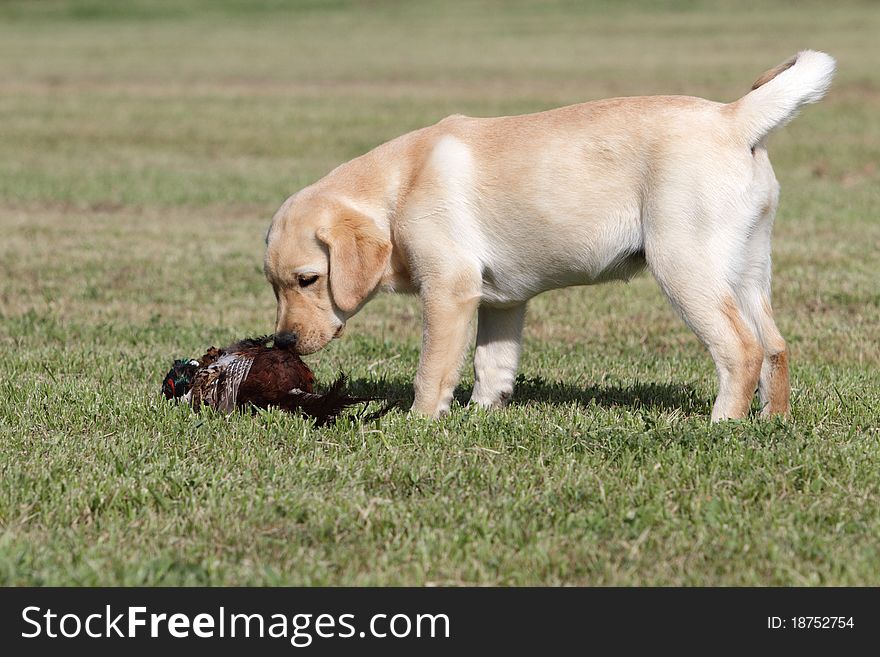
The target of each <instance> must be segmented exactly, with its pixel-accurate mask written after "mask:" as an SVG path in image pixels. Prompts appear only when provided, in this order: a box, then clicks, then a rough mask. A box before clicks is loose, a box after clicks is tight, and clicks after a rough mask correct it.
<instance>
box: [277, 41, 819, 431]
mask: <svg viewBox="0 0 880 657" xmlns="http://www.w3.org/2000/svg"><path fill="white" fill-rule="evenodd" d="M834 68H835V64H834V60H833V59H832V58H831V57H829V56H828V55H826V54H824V53H819V52H813V51H804V52H801V53H799V54H798V55H797V56H796V58H795V60H794V61H793V62H791V61H788V62H785V63H784V64H781V65H780V66H777V67H776V68H775V69H771V70H770V71H768V72H767V73H765V74H764V75H763V76H762V77H761V78H760V79H759V80H758V82H757V83H756V88H755V89H754V90H753V91H752V92H751V93H749V94H747V95H746V96H744V97H743V98H741V99H739V100H738V101H736V102H734V103H730V104H726V105H725V104H721V103H715V102H711V101H708V100H703V99H700V98H689V97H681V96H656V97H642V98H616V99H611V100H603V101H598V102H592V103H585V104H582V105H573V106H570V107H563V108H560V109H556V110H551V111H548V112H541V113H538V114H529V115H524V116H508V117H500V118H489V119H482V118H468V117H464V116H453V117H449V118H447V119H445V120H443V121H441V122H440V123H438V124H436V125H434V126H431V127H428V128H425V129H422V130H417V131H415V132H412V133H409V134H407V135H404V136H402V137H399V138H397V139H395V140H393V141H390V142H388V143H386V144H383V145H381V146H379V147H377V148H375V149H374V150H372V151H370V152H369V153H367V154H366V155H363V156H362V157H359V158H357V159H355V160H352V161H351V162H348V163H346V164H343V165H342V166H340V167H338V168H337V169H335V170H334V171H332V172H331V173H330V174H328V175H327V176H326V177H325V178H323V179H322V180H320V181H318V182H316V183H315V184H313V185H311V186H309V187H307V188H306V189H304V190H302V191H300V192H298V193H297V194H295V195H294V196H292V197H291V198H289V199H288V200H287V201H286V202H285V203H284V205H283V206H282V207H281V208H280V209H279V211H278V212H277V213H276V215H275V218H274V220H273V222H272V226H271V227H270V229H269V233H268V235H267V250H266V263H265V264H266V267H265V268H266V274H267V277H268V279H269V281H270V282H271V284H272V285H273V287H274V289H275V292H276V295H277V297H278V318H277V325H276V332H277V333H278V334H279V335H280V334H294V335H295V336H296V338H297V345H298V349H299V350H300V352H301V353H311V352H313V351H316V350H318V349H320V348H322V347H324V346H325V345H326V344H327V342H329V341H330V340H331V339H332V338H333V337H336V336H338V335H339V334H340V333H341V331H342V328H343V326H344V324H345V321H346V320H347V319H348V318H349V317H351V316H352V315H353V314H354V313H355V312H357V311H358V310H359V309H360V307H362V306H363V304H364V303H365V302H366V301H367V300H368V299H369V298H370V297H371V296H372V295H373V294H374V293H375V292H376V291H377V290H378V289H386V290H393V291H401V292H415V293H418V294H419V295H420V297H421V301H422V306H423V318H424V327H423V339H422V352H421V357H420V361H419V370H418V374H417V376H416V381H415V403H414V405H413V409H414V410H416V411H418V412H421V413H425V414H427V415H432V416H437V415H441V414H443V413H445V412H446V411H447V410H448V409H449V404H450V401H451V399H452V392H453V389H454V387H455V385H456V383H457V381H458V376H459V369H460V366H461V360H462V357H463V354H464V353H465V351H466V347H467V340H468V336H469V331H468V325H469V323H470V321H471V319H472V317H473V315H474V313H475V312H476V311H479V312H478V316H479V318H478V327H477V349H476V354H475V359H474V368H475V373H476V385H475V386H474V391H473V396H472V399H471V401H472V402H473V403H477V404H480V405H483V406H498V405H501V404H503V403H504V402H505V401H506V400H507V399H509V397H510V396H511V394H512V392H513V383H514V379H515V377H516V369H517V365H518V361H519V355H520V341H521V334H522V327H523V319H524V316H525V308H526V302H527V301H528V300H529V299H530V298H531V297H533V296H535V295H536V294H540V293H541V292H544V291H546V290H550V289H554V288H559V287H564V286H568V285H585V284H592V283H598V282H602V281H607V280H613V279H621V278H623V279H626V278H629V277H630V276H632V275H633V274H634V273H636V272H637V271H639V270H640V269H641V268H642V267H643V266H645V265H647V267H648V268H649V269H650V271H651V272H652V274H653V275H654V277H655V278H656V279H657V281H658V282H659V284H660V286H661V288H662V289H663V291H664V293H665V294H666V295H667V297H668V298H669V300H670V301H671V302H672V304H673V306H674V307H675V308H676V309H677V310H678V311H679V312H680V313H681V315H682V317H683V318H684V320H685V322H687V324H688V325H689V326H690V327H691V328H692V329H693V330H694V332H695V333H696V334H697V336H698V337H699V338H700V340H702V342H703V343H704V344H705V345H706V347H707V348H708V350H709V352H710V354H711V355H712V358H713V359H714V361H715V364H716V367H717V370H718V381H719V393H718V398H717V400H716V401H715V405H714V407H713V410H712V419H713V420H719V419H722V418H736V417H742V416H744V415H745V414H746V413H747V412H748V409H749V406H750V404H751V400H752V398H753V397H754V393H755V389H756V388H759V392H760V398H761V401H762V404H763V408H764V412H765V413H771V412H772V413H787V412H788V409H789V405H788V394H789V393H788V358H787V352H786V347H785V341H784V340H783V339H782V336H781V335H780V333H779V331H778V329H777V328H776V324H775V323H774V321H773V316H772V312H771V306H770V233H771V229H772V225H773V217H774V214H775V211H776V205H777V200H778V192H779V187H778V185H777V182H776V178H775V176H774V174H773V169H772V167H771V166H770V161H769V159H768V157H767V150H766V148H765V139H766V137H767V135H768V134H769V133H770V131H772V130H773V129H774V128H776V127H778V126H780V125H783V124H784V123H786V122H788V121H789V120H791V118H792V117H793V116H794V115H795V114H796V112H797V110H798V109H799V108H800V107H801V106H802V105H803V104H805V103H810V102H815V101H817V100H819V99H820V98H821V97H822V95H823V94H824V93H825V91H826V90H827V88H828V86H829V85H830V83H831V78H832V76H833V74H834Z"/></svg>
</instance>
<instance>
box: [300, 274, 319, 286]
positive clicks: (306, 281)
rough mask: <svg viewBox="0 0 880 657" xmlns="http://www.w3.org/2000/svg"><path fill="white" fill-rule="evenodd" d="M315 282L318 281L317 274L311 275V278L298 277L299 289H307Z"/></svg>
mask: <svg viewBox="0 0 880 657" xmlns="http://www.w3.org/2000/svg"><path fill="white" fill-rule="evenodd" d="M317 280H318V275H317V274H313V275H311V276H300V277H299V286H300V287H308V286H309V285H312V284H313V283H314V282H315V281H317Z"/></svg>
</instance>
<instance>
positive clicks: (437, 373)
mask: <svg viewBox="0 0 880 657" xmlns="http://www.w3.org/2000/svg"><path fill="white" fill-rule="evenodd" d="M438 287H440V288H441V289H438V290H437V294H432V293H431V288H427V289H425V290H423V292H422V315H423V325H424V326H423V330H422V353H421V355H420V357H419V371H418V374H416V380H415V389H416V390H415V391H416V398H415V402H414V403H413V410H414V411H416V412H417V413H422V414H423V415H429V416H431V417H440V416H442V415H445V414H446V413H447V412H448V411H449V405H450V403H451V402H452V393H453V391H454V390H455V385H456V384H457V383H458V377H459V370H460V369H461V361H462V357H463V356H464V352H465V349H466V347H467V341H468V334H469V330H468V326H469V324H470V321H471V318H472V317H473V315H474V311H475V310H476V308H477V305H478V304H479V293H478V292H476V291H474V290H473V289H471V286H469V285H465V286H459V290H460V291H459V292H458V293H455V292H453V293H451V294H450V291H449V289H448V288H447V289H442V287H445V286H438ZM462 288H464V289H462Z"/></svg>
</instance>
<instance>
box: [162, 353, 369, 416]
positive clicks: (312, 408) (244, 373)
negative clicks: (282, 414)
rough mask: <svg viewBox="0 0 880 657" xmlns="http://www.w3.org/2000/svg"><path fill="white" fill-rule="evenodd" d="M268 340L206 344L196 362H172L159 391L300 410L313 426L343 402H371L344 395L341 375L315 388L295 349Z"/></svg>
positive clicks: (203, 400)
mask: <svg viewBox="0 0 880 657" xmlns="http://www.w3.org/2000/svg"><path fill="white" fill-rule="evenodd" d="M271 341H272V336H264V337H261V338H252V339H247V340H242V341H241V342H236V343H235V344H232V345H230V346H228V347H226V348H224V349H217V348H215V347H211V348H210V349H208V351H207V352H206V353H205V354H204V355H203V356H202V357H201V358H200V359H198V361H186V360H178V361H175V363H174V366H173V367H172V369H171V371H170V372H169V373H168V375H166V377H165V381H164V383H163V386H162V391H163V393H164V394H165V397H167V398H168V399H173V398H182V399H183V400H184V401H187V402H189V403H190V404H191V405H192V407H193V408H194V409H196V410H199V409H200V408H201V407H202V406H210V407H211V408H213V409H215V410H219V411H225V412H231V411H233V410H235V409H236V408H242V407H252V408H269V407H277V408H281V409H283V410H285V411H290V412H300V413H303V414H305V415H307V416H309V417H312V418H314V420H315V422H316V424H319V425H321V424H327V423H329V422H332V421H333V420H335V418H336V417H337V416H338V415H339V413H340V412H342V411H343V410H344V409H346V408H348V407H349V406H353V405H355V404H360V403H365V402H369V401H372V399H371V398H367V397H351V396H349V395H347V394H345V392H344V391H343V388H344V385H345V378H344V377H342V376H340V377H339V378H338V379H337V380H336V381H335V382H334V383H333V384H332V385H331V386H330V387H329V388H328V389H327V390H326V391H324V392H322V393H316V392H315V391H314V388H315V377H314V375H313V374H312V371H311V370H310V369H309V368H308V366H307V365H306V364H305V363H304V362H303V361H302V359H301V358H300V357H299V356H298V355H297V353H296V352H295V351H293V350H291V349H282V348H280V347H274V346H273V347H269V346H268V344H269V343H270V342H271Z"/></svg>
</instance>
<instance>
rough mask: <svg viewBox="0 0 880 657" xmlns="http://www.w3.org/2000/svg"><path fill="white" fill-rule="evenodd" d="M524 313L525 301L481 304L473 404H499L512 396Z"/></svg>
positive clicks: (475, 357)
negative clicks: (494, 305) (504, 305)
mask: <svg viewBox="0 0 880 657" xmlns="http://www.w3.org/2000/svg"><path fill="white" fill-rule="evenodd" d="M525 315H526V304H525V303H521V304H518V305H516V306H512V307H509V308H492V307H489V306H480V310H479V312H478V315H477V316H478V320H477V350H476V353H475V354H474V379H475V381H474V392H473V394H472V395H471V401H470V403H471V404H477V405H479V406H483V407H486V408H497V407H499V406H503V405H504V404H506V403H507V401H508V400H509V399H510V397H511V395H512V394H513V383H514V380H515V378H516V369H517V367H518V366H519V355H520V350H521V344H522V330H523V320H524V319H525Z"/></svg>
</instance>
